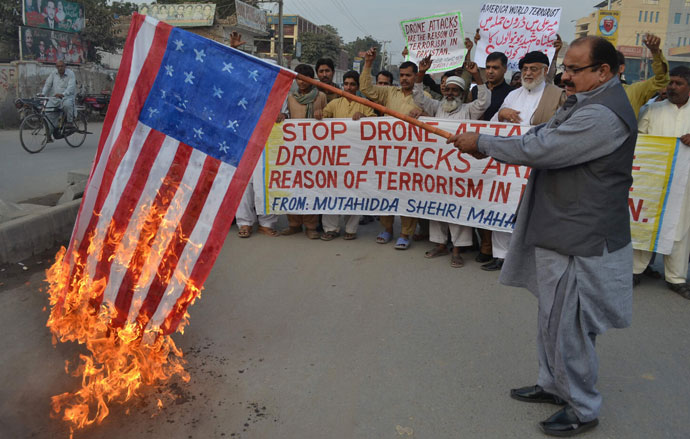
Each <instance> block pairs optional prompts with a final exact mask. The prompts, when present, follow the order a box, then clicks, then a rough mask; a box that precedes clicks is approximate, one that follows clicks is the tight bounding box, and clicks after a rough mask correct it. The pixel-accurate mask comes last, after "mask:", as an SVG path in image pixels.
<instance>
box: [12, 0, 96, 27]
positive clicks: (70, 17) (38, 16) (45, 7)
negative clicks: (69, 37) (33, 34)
mask: <svg viewBox="0 0 690 439" xmlns="http://www.w3.org/2000/svg"><path fill="white" fill-rule="evenodd" d="M22 10H23V12H24V14H23V19H24V24H25V25H26V26H30V27H40V28H43V29H52V30H57V31H62V32H81V31H83V30H84V24H85V19H84V5H82V4H80V3H74V2H68V1H66V0H22Z"/></svg>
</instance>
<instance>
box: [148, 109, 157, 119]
mask: <svg viewBox="0 0 690 439" xmlns="http://www.w3.org/2000/svg"><path fill="white" fill-rule="evenodd" d="M156 113H158V109H156V108H149V118H151V117H153V115H154V114H156Z"/></svg>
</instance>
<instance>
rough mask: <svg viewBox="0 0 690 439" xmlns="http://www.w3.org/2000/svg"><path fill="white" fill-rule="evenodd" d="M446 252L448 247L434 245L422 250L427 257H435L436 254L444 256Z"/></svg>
mask: <svg viewBox="0 0 690 439" xmlns="http://www.w3.org/2000/svg"><path fill="white" fill-rule="evenodd" d="M447 254H448V247H446V246H443V247H439V246H437V245H436V246H434V248H432V249H431V250H429V251H427V252H424V257H425V258H427V259H431V258H435V257H436V256H445V255H447Z"/></svg>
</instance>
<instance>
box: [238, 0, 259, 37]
mask: <svg viewBox="0 0 690 439" xmlns="http://www.w3.org/2000/svg"><path fill="white" fill-rule="evenodd" d="M235 13H236V15H237V24H239V25H240V26H244V27H246V28H248V29H251V30H253V31H257V32H264V33H265V32H266V11H264V10H261V9H259V8H256V7H254V6H252V5H250V4H247V3H245V2H242V1H240V0H235Z"/></svg>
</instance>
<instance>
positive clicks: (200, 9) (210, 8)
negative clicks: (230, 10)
mask: <svg viewBox="0 0 690 439" xmlns="http://www.w3.org/2000/svg"><path fill="white" fill-rule="evenodd" d="M139 13H140V14H144V15H148V16H150V17H153V18H155V19H157V20H160V21H165V22H166V23H168V24H171V25H173V26H177V27H199V26H212V25H213V17H214V16H215V15H216V5H215V3H178V4H170V5H166V4H161V3H151V4H146V3H144V4H141V5H139Z"/></svg>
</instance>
